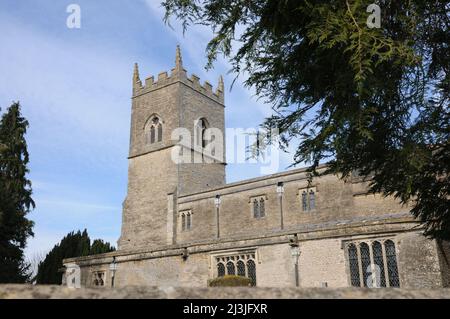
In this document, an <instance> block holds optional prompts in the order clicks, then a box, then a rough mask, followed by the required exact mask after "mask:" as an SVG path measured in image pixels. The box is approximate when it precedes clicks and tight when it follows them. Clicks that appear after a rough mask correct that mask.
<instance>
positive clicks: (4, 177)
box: [0, 103, 34, 283]
mask: <svg viewBox="0 0 450 319" xmlns="http://www.w3.org/2000/svg"><path fill="white" fill-rule="evenodd" d="M27 128H28V121H27V120H26V119H25V118H24V117H22V115H21V112H20V105H19V103H13V104H12V105H11V107H9V108H8V109H7V111H6V112H5V113H4V114H3V116H2V118H1V121H0V283H23V282H26V281H27V280H28V279H29V271H28V268H29V266H28V265H27V264H26V262H25V261H24V253H23V250H24V248H25V246H26V240H27V238H28V237H29V236H32V235H33V231H32V228H33V222H32V221H30V220H28V219H27V217H26V216H27V214H28V213H29V212H30V211H31V210H32V209H33V208H34V202H33V199H32V198H31V195H32V190H31V182H30V181H29V180H28V179H27V173H28V168H27V165H28V162H29V156H28V150H27V142H26V140H25V134H26V132H27Z"/></svg>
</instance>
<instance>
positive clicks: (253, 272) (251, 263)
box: [247, 259, 256, 286]
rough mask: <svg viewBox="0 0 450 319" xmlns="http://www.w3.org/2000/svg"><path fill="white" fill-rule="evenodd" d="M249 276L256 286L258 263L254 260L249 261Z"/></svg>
mask: <svg viewBox="0 0 450 319" xmlns="http://www.w3.org/2000/svg"><path fill="white" fill-rule="evenodd" d="M247 272H248V278H250V279H251V281H252V286H256V264H255V262H254V261H253V260H251V259H250V260H249V261H247Z"/></svg>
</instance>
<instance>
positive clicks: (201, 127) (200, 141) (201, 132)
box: [195, 118, 208, 149]
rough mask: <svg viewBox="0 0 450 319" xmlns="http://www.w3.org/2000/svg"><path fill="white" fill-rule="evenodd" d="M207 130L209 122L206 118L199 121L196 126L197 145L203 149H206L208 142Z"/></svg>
mask: <svg viewBox="0 0 450 319" xmlns="http://www.w3.org/2000/svg"><path fill="white" fill-rule="evenodd" d="M207 128H208V122H207V121H206V119H204V118H201V119H199V120H198V121H197V124H196V125H195V145H196V146H197V147H200V148H202V149H203V148H205V147H206V144H207V140H206V138H205V132H206V129H207Z"/></svg>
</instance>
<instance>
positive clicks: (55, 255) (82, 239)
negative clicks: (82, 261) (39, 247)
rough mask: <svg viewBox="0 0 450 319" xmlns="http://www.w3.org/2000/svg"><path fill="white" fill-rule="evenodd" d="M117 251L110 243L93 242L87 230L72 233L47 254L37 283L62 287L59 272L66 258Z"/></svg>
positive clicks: (38, 273)
mask: <svg viewBox="0 0 450 319" xmlns="http://www.w3.org/2000/svg"><path fill="white" fill-rule="evenodd" d="M111 251H115V248H114V247H112V246H111V244H110V243H108V242H106V243H105V242H103V240H101V239H96V240H94V241H93V243H92V246H91V239H90V238H89V235H88V232H87V230H86V229H85V230H84V231H83V232H80V231H78V232H76V233H74V232H70V233H69V234H67V235H66V236H65V237H64V238H63V239H62V240H61V241H60V242H59V243H58V244H56V245H55V246H54V247H53V249H52V250H51V251H50V252H49V253H48V254H47V256H46V257H45V259H44V260H43V261H42V262H41V263H40V264H39V267H38V271H37V275H36V278H35V280H36V283H37V284H53V285H60V284H61V280H62V274H61V272H60V271H59V270H60V269H61V268H62V266H63V260H64V259H66V258H73V257H81V256H88V255H96V254H101V253H107V252H111Z"/></svg>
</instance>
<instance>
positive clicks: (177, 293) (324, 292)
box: [0, 285, 450, 300]
mask: <svg viewBox="0 0 450 319" xmlns="http://www.w3.org/2000/svg"><path fill="white" fill-rule="evenodd" d="M19 298H20V299H241V300H242V299H348V298H350V299H363V298H364V299H366V298H368V299H414V298H417V299H424V298H425V299H450V289H421V290H409V289H358V288H341V289H332V288H307V289H299V288H181V287H164V288H162V287H128V288H121V289H88V288H83V289H69V288H66V287H61V286H29V285H0V299H19Z"/></svg>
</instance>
